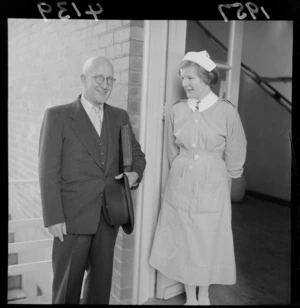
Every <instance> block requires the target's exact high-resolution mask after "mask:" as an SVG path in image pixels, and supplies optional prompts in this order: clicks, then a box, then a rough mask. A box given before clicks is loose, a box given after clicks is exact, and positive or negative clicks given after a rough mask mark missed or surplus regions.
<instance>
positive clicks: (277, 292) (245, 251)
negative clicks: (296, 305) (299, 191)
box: [9, 196, 291, 305]
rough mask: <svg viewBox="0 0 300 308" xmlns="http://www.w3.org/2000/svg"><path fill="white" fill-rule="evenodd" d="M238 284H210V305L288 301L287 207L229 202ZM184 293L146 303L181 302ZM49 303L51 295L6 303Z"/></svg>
mask: <svg viewBox="0 0 300 308" xmlns="http://www.w3.org/2000/svg"><path fill="white" fill-rule="evenodd" d="M232 226H233V235H234V244H235V253H236V265H237V283H236V284H235V285H233V286H223V285H212V286H210V299H211V305H278V304H290V292H291V291H290V285H291V282H290V280H291V270H290V269H291V251H290V250H291V248H290V247H291V241H290V234H291V225H290V208H288V207H286V206H282V205H277V204H274V203H270V202H266V201H261V200H259V199H255V198H253V197H250V196H246V197H245V198H244V200H243V202H241V203H235V204H233V205H232ZM184 302H185V294H181V295H178V296H176V297H174V298H171V299H168V300H159V299H150V300H148V301H147V302H146V303H145V305H182V304H183V303H184ZM9 303H10V304H29V303H31V304H50V296H49V295H48V296H40V297H37V298H35V299H25V300H20V301H13V302H9Z"/></svg>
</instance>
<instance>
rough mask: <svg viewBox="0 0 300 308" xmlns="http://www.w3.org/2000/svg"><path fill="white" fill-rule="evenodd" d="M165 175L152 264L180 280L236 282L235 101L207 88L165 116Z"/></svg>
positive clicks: (240, 136)
mask: <svg viewBox="0 0 300 308" xmlns="http://www.w3.org/2000/svg"><path fill="white" fill-rule="evenodd" d="M168 121H169V122H168V132H167V134H168V141H167V142H168V159H169V164H170V166H171V170H170V173H169V176H168V179H167V183H166V187H165V191H164V196H163V202H162V207H161V211H160V214H159V219H158V224H157V228H156V232H155V237H154V242H153V246H152V251H151V256H150V260H149V261H150V264H151V265H152V266H153V267H154V268H155V269H157V270H159V271H160V272H161V273H162V274H163V275H165V276H166V277H168V278H170V279H174V280H176V281H179V282H181V283H184V284H190V285H196V286H206V285H210V284H234V283H235V282H236V267H235V257H234V246H233V237H232V228H231V202H230V193H229V187H228V177H231V178H237V177H240V176H241V174H242V172H243V164H244V162H245V158H246V138H245V133H244V130H243V127H242V123H241V120H240V117H239V114H238V112H237V110H236V107H235V106H234V105H232V104H231V103H230V102H228V101H224V100H221V99H219V98H218V97H217V96H216V95H215V94H214V93H213V92H210V93H209V94H208V95H207V96H206V97H205V98H204V99H203V100H202V101H201V102H200V104H199V110H197V109H196V103H195V99H188V100H187V101H186V100H185V101H180V102H178V103H176V104H174V105H173V106H172V107H171V109H170V114H169V118H168Z"/></svg>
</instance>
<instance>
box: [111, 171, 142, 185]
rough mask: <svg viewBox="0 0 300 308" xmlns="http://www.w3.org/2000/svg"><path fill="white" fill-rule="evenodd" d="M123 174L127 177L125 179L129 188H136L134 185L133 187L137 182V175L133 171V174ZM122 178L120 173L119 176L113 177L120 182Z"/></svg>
mask: <svg viewBox="0 0 300 308" xmlns="http://www.w3.org/2000/svg"><path fill="white" fill-rule="evenodd" d="M124 173H125V174H126V175H127V177H128V182H129V186H130V188H131V187H132V186H136V185H135V184H136V181H137V180H138V178H139V176H138V174H137V173H136V172H135V171H133V172H124ZM122 177H123V173H121V174H119V175H117V176H115V179H116V180H120V179H121V178H122Z"/></svg>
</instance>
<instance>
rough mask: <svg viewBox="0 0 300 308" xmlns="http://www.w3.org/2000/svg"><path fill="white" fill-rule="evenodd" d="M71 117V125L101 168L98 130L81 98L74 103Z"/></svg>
mask: <svg viewBox="0 0 300 308" xmlns="http://www.w3.org/2000/svg"><path fill="white" fill-rule="evenodd" d="M70 118H71V119H72V121H71V127H72V128H73V130H74V132H75V133H76V135H77V137H78V138H79V140H80V141H81V143H82V144H83V146H84V147H85V148H86V150H87V151H88V152H89V153H90V154H91V156H92V158H93V159H94V160H95V162H96V163H97V165H98V166H99V167H100V168H101V163H100V157H99V147H98V144H97V138H98V136H97V132H96V130H95V128H94V126H93V124H92V122H91V121H90V119H89V117H88V115H87V114H86V112H85V110H84V108H83V106H82V105H81V102H80V99H79V98H78V99H77V100H76V101H75V102H74V104H73V107H72V111H71V113H70Z"/></svg>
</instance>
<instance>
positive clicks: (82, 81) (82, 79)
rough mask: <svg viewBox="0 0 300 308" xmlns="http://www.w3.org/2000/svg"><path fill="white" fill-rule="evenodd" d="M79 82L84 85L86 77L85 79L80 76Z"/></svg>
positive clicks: (83, 76)
mask: <svg viewBox="0 0 300 308" xmlns="http://www.w3.org/2000/svg"><path fill="white" fill-rule="evenodd" d="M80 80H81V83H82V84H83V85H84V84H85V80H86V77H85V75H84V74H81V75H80Z"/></svg>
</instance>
